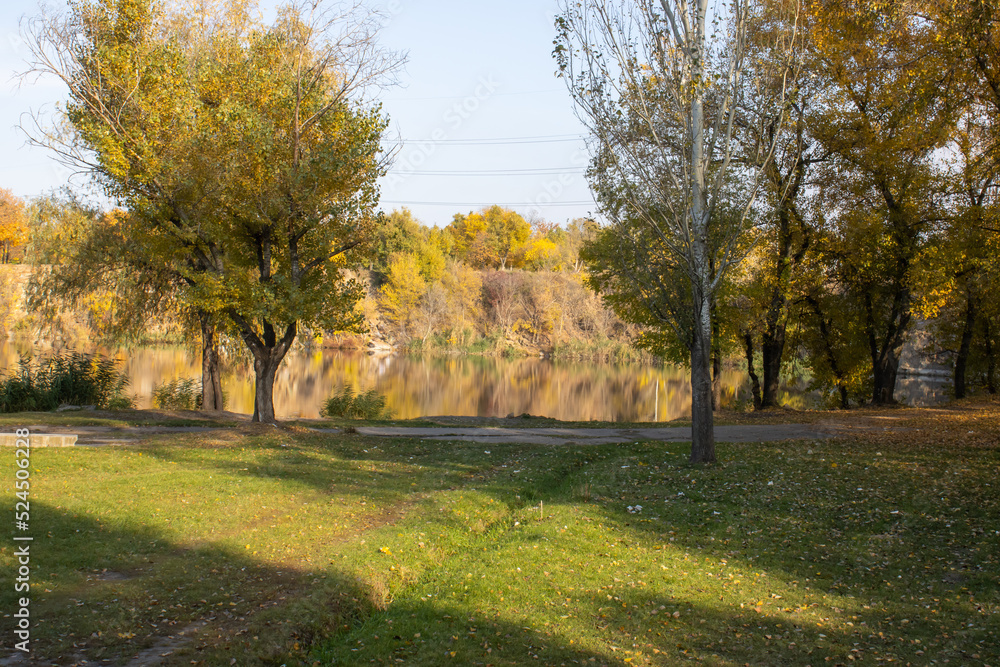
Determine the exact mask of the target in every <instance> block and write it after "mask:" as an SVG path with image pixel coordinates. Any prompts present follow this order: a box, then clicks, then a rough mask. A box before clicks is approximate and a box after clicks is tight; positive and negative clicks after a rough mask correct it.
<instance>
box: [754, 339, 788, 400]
mask: <svg viewBox="0 0 1000 667" xmlns="http://www.w3.org/2000/svg"><path fill="white" fill-rule="evenodd" d="M760 352H761V357H762V358H763V359H762V362H763V366H764V391H763V394H762V395H761V401H760V407H761V408H776V407H778V387H779V384H780V381H781V358H782V356H783V355H784V353H785V325H784V324H783V323H781V324H779V323H775V324H774V326H773V327H771V326H769V327H768V330H767V331H765V332H764V335H763V336H762V337H761V341H760Z"/></svg>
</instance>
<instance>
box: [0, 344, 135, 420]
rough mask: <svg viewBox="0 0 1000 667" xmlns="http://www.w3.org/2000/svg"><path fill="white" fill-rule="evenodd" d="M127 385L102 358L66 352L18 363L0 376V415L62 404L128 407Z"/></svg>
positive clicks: (106, 359) (43, 408)
mask: <svg viewBox="0 0 1000 667" xmlns="http://www.w3.org/2000/svg"><path fill="white" fill-rule="evenodd" d="M128 384H129V380H128V377H127V376H126V375H125V374H124V373H121V372H120V371H119V370H118V368H117V366H116V365H115V362H114V361H113V360H111V359H108V358H106V357H100V356H95V355H91V354H81V353H79V352H69V353H64V354H59V355H56V356H54V357H49V358H48V359H44V360H41V361H32V360H22V361H21V362H20V363H19V364H18V367H17V369H16V370H14V371H13V372H8V373H5V374H3V375H2V376H0V412H25V411H29V410H54V409H55V408H57V407H59V405H60V404H63V403H69V404H71V405H94V406H96V407H98V408H100V409H125V408H131V407H132V399H131V398H129V397H127V396H126V395H125V390H126V389H127V388H128Z"/></svg>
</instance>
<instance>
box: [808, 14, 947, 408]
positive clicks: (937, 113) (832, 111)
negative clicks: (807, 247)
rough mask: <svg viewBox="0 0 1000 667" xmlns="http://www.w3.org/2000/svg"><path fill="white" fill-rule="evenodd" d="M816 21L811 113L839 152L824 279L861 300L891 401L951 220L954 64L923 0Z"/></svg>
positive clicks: (878, 383) (876, 376) (854, 311)
mask: <svg viewBox="0 0 1000 667" xmlns="http://www.w3.org/2000/svg"><path fill="white" fill-rule="evenodd" d="M808 19H809V26H808V28H809V45H810V58H811V61H810V65H811V67H812V68H813V69H814V71H815V72H816V73H817V75H818V76H820V77H821V78H825V85H824V86H823V88H822V91H823V94H822V96H821V97H820V98H819V99H817V102H816V104H815V108H814V113H813V114H811V118H810V123H811V127H812V131H813V133H814V136H815V137H816V139H817V141H818V142H819V143H820V144H821V145H822V146H823V149H824V150H825V151H827V152H828V154H829V159H828V160H827V161H826V162H825V163H824V166H823V175H822V178H821V187H822V194H821V205H822V207H823V208H824V209H825V210H826V211H829V215H828V216H827V218H826V225H825V227H824V231H823V238H822V240H821V241H820V242H821V243H822V244H823V247H822V252H823V253H824V256H825V262H824V263H825V265H826V266H827V267H828V270H827V271H826V272H825V275H824V286H825V287H826V288H829V289H833V290H835V291H837V292H838V294H840V295H842V296H844V297H846V298H848V299H850V300H852V301H853V305H852V307H851V308H849V309H847V310H846V311H844V312H845V314H846V315H847V316H848V317H851V318H860V322H861V323H862V327H861V332H860V333H861V335H862V336H863V340H864V344H865V347H866V348H867V351H868V356H869V359H870V373H871V378H872V379H871V392H870V396H871V401H872V403H874V404H877V405H885V404H890V403H894V402H895V397H894V391H895V386H896V376H897V372H898V367H899V355H900V351H901V349H902V347H903V344H904V342H905V340H906V335H907V332H908V331H909V329H910V326H911V324H912V321H913V315H914V312H913V305H914V294H913V276H914V271H915V270H916V268H917V265H918V264H919V262H920V261H921V254H922V252H923V250H924V247H925V245H926V243H927V241H928V239H930V238H932V232H933V231H934V227H935V225H936V224H937V223H938V222H939V221H940V220H941V219H942V209H941V206H940V204H941V202H940V181H939V178H938V176H939V173H940V172H939V170H938V168H937V165H936V164H935V152H936V151H937V150H938V149H940V148H942V147H943V146H944V145H945V144H946V143H947V141H948V139H949V137H950V133H951V130H952V128H953V126H954V107H953V105H952V104H951V99H950V95H949V91H950V90H951V81H950V79H949V71H948V69H947V67H945V66H944V63H943V62H942V60H941V59H940V57H939V56H938V53H937V51H936V50H935V48H934V46H933V44H934V34H933V31H932V30H931V29H930V28H929V27H928V24H927V23H926V22H925V21H923V20H922V18H921V16H920V15H919V14H918V13H917V11H916V9H915V7H914V6H913V4H912V3H907V2H902V1H900V2H889V3H881V4H880V5H877V6H875V5H871V4H869V3H863V2H855V1H853V0H837V1H835V2H815V3H811V4H810V12H809V15H808ZM826 316H829V313H827V314H825V315H823V316H821V317H826ZM843 326H844V328H845V329H846V328H847V327H848V323H847V322H844V323H843Z"/></svg>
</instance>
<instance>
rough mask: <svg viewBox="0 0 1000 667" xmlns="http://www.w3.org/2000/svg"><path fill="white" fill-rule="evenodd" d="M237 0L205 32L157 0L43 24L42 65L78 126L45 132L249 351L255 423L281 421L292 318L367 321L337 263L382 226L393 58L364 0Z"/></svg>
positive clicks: (356, 291)
mask: <svg viewBox="0 0 1000 667" xmlns="http://www.w3.org/2000/svg"><path fill="white" fill-rule="evenodd" d="M229 6H230V7H232V8H234V13H235V14H236V15H237V18H236V19H234V20H232V21H230V20H222V21H210V22H205V23H204V24H203V25H202V26H200V27H199V26H197V25H193V26H192V24H190V23H187V24H185V23H182V22H178V21H177V20H176V19H172V18H171V17H170V15H169V14H168V13H167V12H166V11H165V10H164V8H163V6H161V5H159V4H156V3H155V2H152V1H151V0H119V1H117V2H101V3H80V4H76V5H73V6H72V7H71V10H70V12H69V14H68V15H66V16H64V17H46V18H45V19H44V20H43V21H42V22H40V23H37V24H35V32H34V40H33V45H34V55H35V58H36V62H35V70H36V71H40V72H45V73H51V74H55V75H56V76H58V77H59V78H61V79H62V81H63V82H64V83H65V84H66V85H67V86H68V87H69V90H70V101H69V104H68V105H67V120H68V121H69V124H70V129H71V132H70V134H69V135H68V136H59V135H56V134H53V133H49V134H48V135H46V136H44V137H42V138H41V139H40V141H41V142H42V143H46V144H47V145H50V146H53V147H55V148H56V150H58V151H60V154H61V155H62V156H64V157H65V158H67V159H68V160H69V161H71V162H73V163H74V164H76V165H78V166H79V165H83V166H85V167H86V168H88V169H89V170H90V171H91V173H93V174H94V175H95V177H96V179H97V181H98V182H99V183H100V184H101V185H103V187H104V189H105V191H106V192H107V194H108V195H109V196H111V197H113V198H114V199H115V200H117V201H119V202H120V203H121V204H122V206H123V207H125V208H126V209H127V210H128V211H129V212H130V215H132V216H135V217H136V218H137V219H141V220H143V221H144V223H145V224H143V225H136V227H135V228H134V230H133V231H134V233H135V236H134V237H132V238H131V239H130V242H131V243H135V244H139V245H140V246H141V247H144V248H147V249H148V250H149V252H150V254H151V255H152V256H155V257H156V258H157V259H158V260H159V261H166V262H169V263H170V264H171V265H172V266H173V267H174V268H175V269H176V270H177V271H178V273H180V275H181V276H182V277H183V280H184V283H185V285H186V287H185V290H184V298H185V299H186V300H187V301H188V303H190V304H191V305H192V306H194V307H196V308H200V309H202V310H204V311H206V312H211V313H221V314H224V315H225V316H226V317H227V318H228V319H229V320H230V321H231V322H232V323H233V326H234V327H235V329H236V331H237V332H238V334H239V336H240V337H241V338H242V340H243V341H244V342H245V344H246V346H247V348H248V350H249V352H250V354H251V355H252V357H253V359H254V369H255V379H256V386H255V401H254V416H253V419H254V421H263V422H273V421H274V403H273V384H274V378H275V374H276V372H277V369H278V366H279V365H280V364H281V361H282V360H283V359H284V357H285V355H286V354H287V352H288V350H289V349H290V347H291V345H292V343H293V341H294V340H295V337H296V335H297V333H298V331H299V329H300V327H302V326H312V327H318V328H324V329H333V330H337V329H348V328H351V327H353V326H357V324H358V319H359V318H358V317H357V315H356V314H355V312H354V309H353V305H354V303H355V302H356V301H357V300H358V298H359V297H360V294H361V291H362V290H361V286H360V285H359V284H358V283H357V282H355V281H352V280H350V279H348V278H346V277H345V275H344V273H343V270H344V268H345V266H346V265H347V262H348V261H349V258H350V254H351V253H352V251H357V250H358V249H360V248H361V247H363V246H365V244H366V243H367V242H368V241H369V240H370V238H371V237H372V235H373V231H374V228H375V219H376V217H377V215H376V213H375V206H376V204H377V198H378V192H377V188H376V185H375V183H376V180H377V178H378V177H379V176H381V175H382V174H383V173H384V171H385V166H386V165H385V161H384V159H383V157H382V154H381V148H380V145H379V142H380V138H381V134H382V131H383V129H384V127H385V123H386V121H385V118H384V117H383V116H382V115H381V113H380V110H379V108H378V107H377V106H375V105H372V104H370V103H369V102H367V101H366V98H365V91H366V90H367V89H368V87H369V86H370V85H372V84H374V83H376V82H377V81H379V80H381V79H382V78H383V77H384V76H385V75H386V74H387V73H388V72H391V71H392V70H393V69H394V68H395V66H396V65H397V64H398V59H397V58H396V57H395V56H394V55H393V54H387V53H386V52H384V51H382V50H380V49H379V48H378V47H377V45H376V43H375V41H374V36H375V32H376V31H377V28H378V21H377V17H376V16H374V15H372V14H369V13H366V12H363V11H361V10H360V8H359V7H353V8H351V7H349V8H348V11H347V12H346V13H337V12H336V11H334V10H332V9H330V8H328V7H325V6H324V5H323V4H322V2H320V1H319V0H317V1H315V2H305V3H299V4H292V5H286V6H284V7H282V8H280V9H279V11H278V13H277V18H276V20H275V22H274V23H273V24H272V25H257V24H255V23H253V22H252V21H250V19H248V18H246V16H247V13H246V12H244V11H242V5H236V4H233V5H229ZM178 26H182V28H183V30H182V28H179V27H178ZM184 30H186V31H187V32H184Z"/></svg>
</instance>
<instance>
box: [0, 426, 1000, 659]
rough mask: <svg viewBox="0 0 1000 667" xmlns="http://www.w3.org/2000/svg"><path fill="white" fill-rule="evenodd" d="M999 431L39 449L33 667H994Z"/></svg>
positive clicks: (248, 441) (156, 441)
mask: <svg viewBox="0 0 1000 667" xmlns="http://www.w3.org/2000/svg"><path fill="white" fill-rule="evenodd" d="M920 424H923V422H920ZM897 426H898V425H897ZM904 428H905V429H911V430H908V431H905V430H902V429H904ZM917 428H919V429H920V430H919V431H915V430H913V429H917ZM970 432H971V433H970ZM997 435H998V434H997V419H996V410H995V408H990V411H986V412H984V411H979V412H976V413H975V414H971V415H970V417H969V418H967V419H956V420H954V421H949V420H939V421H928V422H926V424H925V425H917V426H914V425H913V424H909V425H904V426H901V427H900V428H897V429H895V430H894V431H892V432H884V433H877V432H868V433H866V434H864V435H863V436H860V437H857V438H854V439H852V440H849V441H846V440H845V441H830V442H825V443H809V442H803V443H798V444H791V443H785V444H781V445H720V447H719V453H720V456H721V459H722V460H723V463H721V464H719V465H717V466H713V467H708V468H693V467H690V466H688V465H687V464H686V463H685V458H686V453H687V452H686V449H687V448H686V446H685V445H667V446H664V445H662V444H658V443H636V444H634V445H631V446H613V447H587V448H584V447H572V446H569V447H565V448H559V449H556V448H551V447H534V446H509V445H508V446H498V445H488V446H484V445H480V444H475V443H429V442H420V441H412V440H381V439H371V438H365V437H362V436H358V435H346V436H328V435H321V434H314V433H309V432H306V431H305V430H303V429H294V428H293V429H288V430H273V429H269V428H267V427H260V428H259V429H254V428H251V427H241V428H236V429H232V430H230V431H225V432H219V433H214V434H212V435H211V436H209V437H210V438H211V439H206V436H204V435H190V436H189V435H184V436H178V435H170V436H157V437H155V438H153V439H150V440H148V441H147V442H146V444H144V445H140V446H132V447H128V448H125V447H107V448H94V449H89V448H77V449H67V450H45V449H39V450H35V451H34V452H33V453H32V459H31V461H32V469H31V470H32V477H31V479H32V488H31V534H32V535H34V536H35V542H34V543H33V545H32V560H31V567H32V574H31V581H32V591H31V595H32V603H31V605H32V606H31V609H32V614H33V619H34V622H35V625H34V631H33V637H34V638H35V644H34V651H35V653H34V657H35V658H36V659H37V660H42V659H43V657H44V658H46V659H48V660H50V661H52V662H54V663H56V664H71V663H73V662H78V661H80V660H81V659H83V658H86V659H89V660H92V661H107V662H105V663H104V664H128V662H129V660H131V659H134V658H135V656H136V655H142V656H145V657H146V658H148V657H150V656H154V655H155V656H156V657H158V658H160V659H162V660H163V661H164V663H163V664H168V665H181V664H184V665H188V664H192V663H195V664H204V665H226V664H230V660H232V659H235V660H236V662H235V664H238V665H265V664H273V665H280V664H287V665H296V664H302V665H314V664H321V665H328V664H343V665H355V664H357V665H360V664H373V663H374V664H387V665H388V664H407V665H428V666H432V665H443V664H455V665H473V664H482V665H487V664H490V665H521V664H544V665H563V664H565V665H570V664H590V665H673V664H680V663H682V662H686V661H688V660H699V661H703V662H705V663H706V664H713V665H743V664H746V663H749V664H752V665H806V664H809V665H820V664H850V663H858V664H878V663H882V662H886V663H888V662H899V663H900V664H907V663H910V664H914V665H923V664H931V663H932V661H937V663H938V664H941V663H943V662H944V660H950V663H951V664H976V665H983V664H987V665H993V666H994V667H996V665H997V664H998V663H1000V648H998V646H1000V641H998V634H1000V532H998V531H1000V525H998V524H997V520H996V517H997V516H1000V494H998V486H1000V481H998V478H997V474H996V472H997V469H998V467H1000V451H998V449H997V441H998V440H997V437H996V436H997ZM487 447H489V448H490V449H489V450H488V451H487ZM3 456H4V470H6V474H8V475H10V476H11V477H10V478H11V479H13V453H12V450H7V451H6V452H4V454H3ZM4 486H5V491H4V500H3V502H4V503H5V506H6V507H13V504H14V501H15V499H14V498H13V496H12V495H11V494H12V491H11V490H10V485H4ZM637 506H641V509H637ZM629 507H631V510H630V509H629ZM11 544H12V543H10V542H8V544H6V545H4V546H3V547H2V552H0V561H2V563H3V567H4V568H5V571H7V572H11V571H13V566H14V559H13V556H12V551H13V548H12V547H11V546H10V545H11ZM11 589H12V587H11V586H4V587H3V591H2V593H0V604H2V605H3V608H4V609H5V610H11V609H13V608H14V599H13V593H12V591H11ZM5 613H7V612H5ZM9 623H10V619H9V618H5V619H4V624H5V629H4V632H5V633H7V632H9V629H7V628H9ZM182 632H183V634H181V633H182ZM143 651H146V653H142V652H143ZM161 656H162V657H161Z"/></svg>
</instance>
